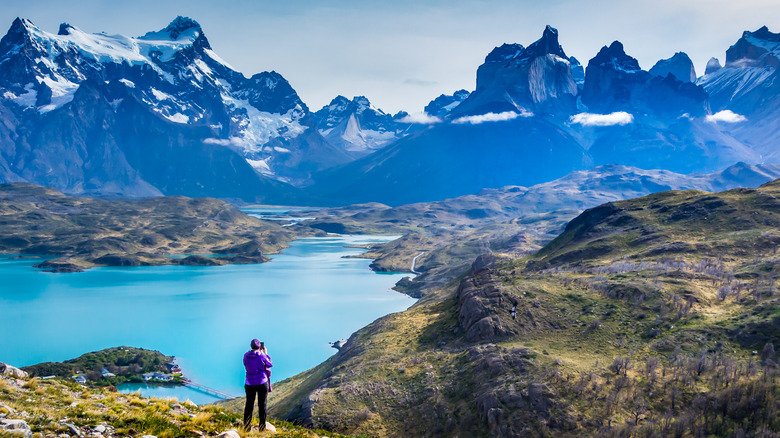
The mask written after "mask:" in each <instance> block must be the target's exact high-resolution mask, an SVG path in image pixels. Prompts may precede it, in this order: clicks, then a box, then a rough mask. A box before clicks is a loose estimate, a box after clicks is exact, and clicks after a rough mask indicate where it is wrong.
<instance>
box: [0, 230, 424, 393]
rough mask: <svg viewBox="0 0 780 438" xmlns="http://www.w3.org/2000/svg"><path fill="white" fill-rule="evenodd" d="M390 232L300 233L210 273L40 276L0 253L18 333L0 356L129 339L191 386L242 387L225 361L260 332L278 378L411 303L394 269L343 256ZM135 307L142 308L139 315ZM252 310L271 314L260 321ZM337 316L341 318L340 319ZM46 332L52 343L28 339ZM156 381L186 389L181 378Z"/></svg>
mask: <svg viewBox="0 0 780 438" xmlns="http://www.w3.org/2000/svg"><path fill="white" fill-rule="evenodd" d="M394 238H398V236H395V235H393V236H380V237H377V236H335V235H328V236H322V237H302V238H300V239H296V240H293V241H291V242H290V246H289V247H288V248H287V249H286V250H284V251H281V252H280V253H279V254H278V255H274V256H273V258H272V260H273V261H274V263H262V264H256V265H223V266H222V267H221V268H219V269H216V268H215V269H212V267H209V266H149V267H145V266H141V267H134V268H132V269H128V268H115V267H101V269H89V270H87V271H85V272H83V273H79V274H74V275H73V276H70V275H66V276H59V275H53V276H49V275H41V274H42V272H41V271H40V270H37V269H32V268H31V266H32V264H33V262H37V260H30V259H26V258H24V259H19V258H14V257H13V255H7V256H5V257H0V275H3V276H4V277H6V278H8V283H7V285H5V287H4V288H0V300H5V301H4V302H5V303H8V304H9V305H8V306H4V307H5V309H3V310H2V311H0V320H3V319H5V320H6V321H3V322H2V323H0V329H2V330H6V329H8V330H11V329H12V328H13V330H14V331H15V332H16V333H19V334H20V335H19V336H15V337H14V339H13V342H11V343H9V344H8V345H7V347H8V353H9V354H8V355H6V357H4V360H5V361H8V362H9V363H12V364H15V365H16V364H18V365H20V366H25V365H28V364H40V363H42V362H46V361H62V360H66V359H67V358H71V357H76V356H78V354H80V353H82V352H84V351H96V350H100V349H102V348H109V347H111V346H112V345H137V346H144V347H145V348H150V349H154V350H158V351H165V352H167V353H168V354H171V355H174V356H176V358H177V362H178V363H179V364H180V365H181V368H182V369H183V370H184V372H185V373H186V375H187V377H188V378H190V379H191V380H192V381H193V382H194V383H197V384H201V385H203V386H205V387H209V388H214V389H216V390H217V391H221V392H224V393H227V394H235V395H238V394H239V393H241V394H242V393H243V389H242V388H243V386H242V385H243V369H237V368H240V366H241V365H240V360H239V361H238V365H236V363H235V360H234V359H235V357H238V358H239V359H240V357H241V355H243V353H244V352H245V351H246V350H247V349H248V339H251V338H253V337H259V338H262V339H263V340H264V341H266V345H270V346H271V354H272V356H273V357H274V361H275V362H277V361H278V363H277V367H276V368H275V377H278V378H279V379H280V380H281V379H283V378H285V377H288V376H291V375H295V374H297V373H298V372H301V371H304V370H306V369H309V368H311V367H313V366H316V365H317V364H319V363H321V362H322V361H324V360H327V358H328V357H330V356H332V355H333V354H334V353H335V350H334V349H333V348H332V347H331V346H330V345H329V343H331V342H332V341H333V340H334V339H344V338H347V337H349V336H350V335H351V334H352V333H354V332H355V331H357V330H359V329H360V328H361V327H364V326H365V325H366V324H369V323H370V322H371V321H373V320H375V319H377V318H381V317H383V316H385V315H388V314H391V313H394V312H398V311H402V310H404V309H407V308H408V307H410V306H411V305H413V304H414V302H415V300H414V299H411V298H410V297H409V296H408V295H404V294H401V293H398V292H397V291H394V290H393V289H392V288H393V286H394V285H395V283H397V282H398V281H400V279H401V278H402V276H400V275H386V274H384V273H378V272H375V271H373V270H371V269H370V268H369V264H370V263H369V261H368V260H365V259H352V258H343V256H344V255H350V254H355V253H356V252H363V251H365V248H356V247H354V246H358V245H365V244H368V243H380V242H386V241H389V240H390V239H394ZM350 246H353V247H351V248H350ZM59 285H61V286H59ZM147 285H148V286H149V287H147ZM161 288H162V289H161ZM74 291H75V292H77V293H76V294H75V295H74ZM9 300H10V301H9ZM39 303H40V304H39ZM87 303H88V304H87ZM302 303H303V305H302ZM139 306H140V307H141V308H143V311H141V310H139V311H138V312H136V311H135V310H134V309H136V308H137V307H139ZM112 309H113V310H114V311H111V310H112ZM116 309H123V310H122V311H121V312H118V313H117V312H116V311H115V310H116ZM260 309H273V311H271V312H270V313H269V311H267V310H265V311H263V314H264V315H265V316H264V317H263V318H257V315H258V314H257V310H260ZM225 311H227V313H226V312H225ZM139 312H140V313H139ZM345 312H346V314H348V315H350V317H349V318H344V317H341V316H339V315H344V314H345ZM3 315H5V316H3ZM221 315H228V316H229V317H228V318H224V317H222V316H221ZM141 316H142V319H139V317H141ZM51 323H56V324H57V326H58V327H68V328H67V330H59V331H55V332H51V331H50V330H46V329H45V327H46V326H47V324H51ZM139 324H143V325H139ZM312 327H319V329H317V330H316V332H312V331H311V328H312ZM52 333H53V334H52ZM44 338H45V339H47V341H46V342H45V343H46V344H47V345H50V344H51V345H52V346H54V348H53V349H52V348H46V349H42V348H41V347H35V346H40V345H42V342H41V339H44ZM60 338H61V339H60ZM66 339H71V340H72V339H81V341H80V342H76V343H73V342H72V341H67V342H65V340H66ZM244 344H246V345H244ZM215 352H216V353H217V354H215ZM10 353H13V354H10ZM231 376H234V377H231ZM68 377H70V376H68ZM239 379H240V381H239ZM136 383H139V384H140V382H136ZM146 383H149V382H146ZM157 386H158V387H160V386H159V385H157ZM160 388H169V389H170V391H174V392H177V391H179V392H180V393H181V392H185V393H186V391H187V390H184V388H186V387H185V386H183V385H173V386H169V385H163V386H161V387H160ZM161 391H162V389H161ZM142 392H143V391H142ZM166 396H167V395H166ZM185 398H186V397H183V398H180V399H182V400H184V399H185ZM212 401H216V400H212Z"/></svg>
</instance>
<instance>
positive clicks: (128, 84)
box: [119, 78, 135, 88]
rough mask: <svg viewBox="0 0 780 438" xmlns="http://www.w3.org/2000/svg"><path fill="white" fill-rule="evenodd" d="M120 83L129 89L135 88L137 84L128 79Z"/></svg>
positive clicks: (121, 80)
mask: <svg viewBox="0 0 780 438" xmlns="http://www.w3.org/2000/svg"><path fill="white" fill-rule="evenodd" d="M119 82H121V83H123V84H125V86H126V87H127V88H135V82H133V81H129V80H127V79H124V78H122V79H120V80H119Z"/></svg>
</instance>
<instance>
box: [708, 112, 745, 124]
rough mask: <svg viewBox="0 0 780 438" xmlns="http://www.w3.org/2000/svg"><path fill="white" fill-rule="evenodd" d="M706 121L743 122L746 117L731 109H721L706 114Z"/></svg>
mask: <svg viewBox="0 0 780 438" xmlns="http://www.w3.org/2000/svg"><path fill="white" fill-rule="evenodd" d="M706 119H707V121H708V122H710V123H718V122H723V123H738V122H744V121H745V120H747V117H745V116H743V115H742V114H737V113H735V112H733V111H731V110H723V111H718V112H717V113H715V114H713V115H711V116H707V117H706Z"/></svg>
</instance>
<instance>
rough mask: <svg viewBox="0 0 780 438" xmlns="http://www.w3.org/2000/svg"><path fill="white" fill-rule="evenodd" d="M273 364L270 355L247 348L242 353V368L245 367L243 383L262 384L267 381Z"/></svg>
mask: <svg viewBox="0 0 780 438" xmlns="http://www.w3.org/2000/svg"><path fill="white" fill-rule="evenodd" d="M272 366H274V364H273V363H272V362H271V357H270V356H268V355H267V354H263V353H261V352H260V351H252V350H249V351H247V352H246V353H245V354H244V368H246V379H245V380H244V384H245V385H262V384H263V383H265V382H267V381H268V375H269V374H271V370H269V368H271V367H272Z"/></svg>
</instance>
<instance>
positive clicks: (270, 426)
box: [265, 421, 276, 433]
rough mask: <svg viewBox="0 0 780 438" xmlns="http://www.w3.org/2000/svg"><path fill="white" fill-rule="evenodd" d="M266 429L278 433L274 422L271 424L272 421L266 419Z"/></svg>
mask: <svg viewBox="0 0 780 438" xmlns="http://www.w3.org/2000/svg"><path fill="white" fill-rule="evenodd" d="M265 431H266V432H271V433H276V426H274V425H273V424H271V423H269V422H267V421H266V422H265Z"/></svg>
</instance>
